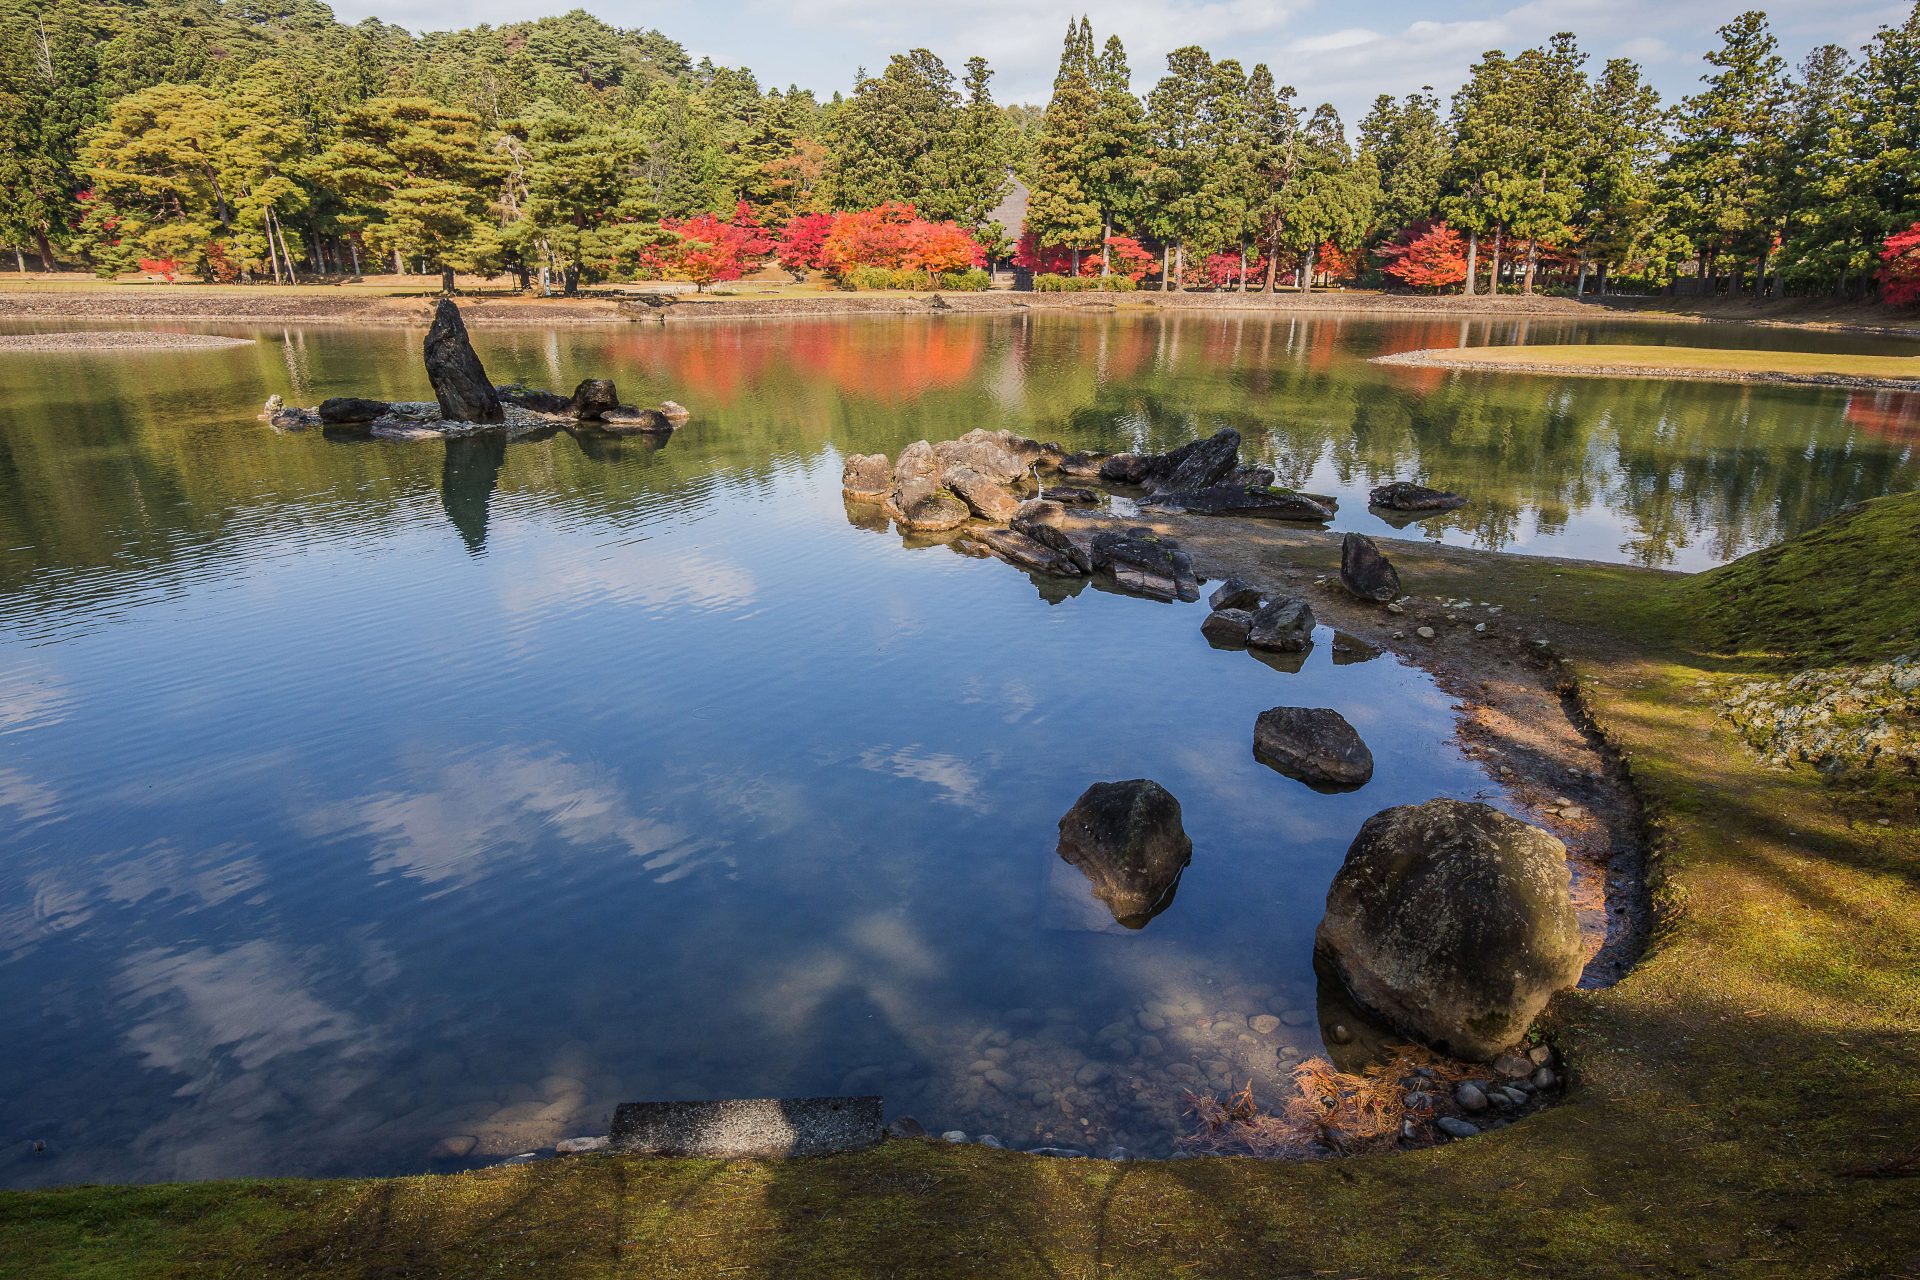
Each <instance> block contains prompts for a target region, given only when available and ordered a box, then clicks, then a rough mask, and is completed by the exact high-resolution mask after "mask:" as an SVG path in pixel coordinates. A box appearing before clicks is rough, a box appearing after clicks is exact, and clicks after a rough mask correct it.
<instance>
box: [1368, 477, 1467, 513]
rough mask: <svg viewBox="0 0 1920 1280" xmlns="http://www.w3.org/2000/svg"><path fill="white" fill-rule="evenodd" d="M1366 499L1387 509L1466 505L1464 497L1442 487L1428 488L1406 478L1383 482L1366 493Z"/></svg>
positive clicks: (1421, 509)
mask: <svg viewBox="0 0 1920 1280" xmlns="http://www.w3.org/2000/svg"><path fill="white" fill-rule="evenodd" d="M1367 501H1368V502H1369V503H1371V504H1372V505H1374V506H1376V507H1385V508H1386V509H1387V510H1389V511H1453V510H1457V509H1458V508H1460V507H1464V506H1466V505H1467V500H1466V498H1464V497H1462V496H1461V495H1460V494H1457V493H1448V492H1446V491H1445V490H1443V489H1429V488H1427V487H1426V486H1425V485H1418V484H1414V483H1412V482H1411V481H1407V480H1395V481H1393V482H1392V483H1391V484H1383V485H1381V486H1379V487H1378V488H1377V489H1374V490H1373V491H1372V492H1371V493H1369V494H1368V495H1367Z"/></svg>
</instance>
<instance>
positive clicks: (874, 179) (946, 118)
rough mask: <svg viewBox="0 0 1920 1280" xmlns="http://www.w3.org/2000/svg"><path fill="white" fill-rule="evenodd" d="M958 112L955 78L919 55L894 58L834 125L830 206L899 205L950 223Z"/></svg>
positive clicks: (858, 89) (864, 81)
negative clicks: (952, 139)
mask: <svg viewBox="0 0 1920 1280" xmlns="http://www.w3.org/2000/svg"><path fill="white" fill-rule="evenodd" d="M959 104H960V95H959V93H958V92H957V91H955V89H954V87H953V73H952V72H951V71H949V70H947V67H946V64H945V63H943V62H942V61H940V59H939V58H937V57H935V56H934V55H933V54H932V53H930V52H928V51H927V50H925V49H915V50H913V51H912V52H910V53H905V54H895V55H894V56H893V57H892V58H891V59H889V60H888V62H887V69H886V71H884V72H883V73H882V74H881V75H880V76H878V77H877V78H869V77H867V76H864V75H863V76H861V77H860V80H859V83H858V84H857V85H856V86H855V88H854V93H853V97H852V98H850V99H848V100H847V101H846V102H845V103H844V104H843V106H842V108H841V110H840V111H839V112H837V113H836V114H835V117H834V121H833V135H834V136H833V138H832V142H833V144H834V152H835V156H834V166H833V173H832V177H831V183H832V187H833V196H834V203H835V204H836V205H838V206H839V207H840V208H843V209H866V208H872V207H873V206H875V205H880V204H886V203H888V202H892V201H903V202H905V203H908V204H912V205H914V206H916V207H917V208H919V209H920V210H921V211H922V212H924V213H926V214H928V215H929V216H932V217H939V218H949V217H953V216H954V215H955V213H956V209H955V207H954V206H955V205H956V204H957V203H958V202H959V200H960V198H961V197H960V195H959V193H958V191H957V189H956V186H957V184H956V181H955V175H954V173H953V172H952V168H953V164H954V154H953V149H952V145H951V135H952V133H953V131H954V129H955V127H956V126H957V124H958V118H959Z"/></svg>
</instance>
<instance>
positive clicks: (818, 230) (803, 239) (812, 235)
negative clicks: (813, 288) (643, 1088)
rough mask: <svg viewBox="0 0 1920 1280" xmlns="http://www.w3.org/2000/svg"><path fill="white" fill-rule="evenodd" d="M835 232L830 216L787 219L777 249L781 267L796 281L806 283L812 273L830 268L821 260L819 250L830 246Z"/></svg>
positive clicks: (819, 215)
mask: <svg viewBox="0 0 1920 1280" xmlns="http://www.w3.org/2000/svg"><path fill="white" fill-rule="evenodd" d="M832 229H833V215H832V214H830V213H801V214H795V215H794V216H793V217H791V218H789V219H787V225H786V226H785V227H783V228H781V231H780V243H779V245H778V247H777V253H778V255H779V258H780V265H781V266H783V267H785V268H786V269H787V270H788V271H791V272H792V273H793V277H794V279H796V280H804V279H805V278H806V274H807V272H809V271H820V270H822V269H824V268H825V267H826V265H827V264H826V262H825V261H823V260H822V259H821V257H820V250H821V247H822V246H824V245H825V244H826V242H827V232H829V231H831V230H832Z"/></svg>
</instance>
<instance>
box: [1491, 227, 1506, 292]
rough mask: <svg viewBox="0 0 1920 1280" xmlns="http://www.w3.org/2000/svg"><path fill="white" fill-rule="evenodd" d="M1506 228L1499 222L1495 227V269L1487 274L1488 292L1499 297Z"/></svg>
mask: <svg viewBox="0 0 1920 1280" xmlns="http://www.w3.org/2000/svg"><path fill="white" fill-rule="evenodd" d="M1505 235H1506V228H1505V227H1503V226H1501V225H1500V224H1499V223H1495V224H1494V227H1493V270H1492V271H1490V272H1489V273H1488V274H1487V292H1488V293H1491V294H1493V295H1494V296H1495V297H1498V296H1499V294H1500V242H1501V240H1502V239H1504V238H1505Z"/></svg>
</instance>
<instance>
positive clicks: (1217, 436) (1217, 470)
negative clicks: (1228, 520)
mask: <svg viewBox="0 0 1920 1280" xmlns="http://www.w3.org/2000/svg"><path fill="white" fill-rule="evenodd" d="M1098 475H1099V477H1100V478H1101V479H1102V480H1104V481H1106V482H1107V483H1109V484H1126V485H1138V486H1139V487H1140V488H1143V489H1145V490H1146V491H1147V492H1146V495H1145V496H1144V497H1142V498H1141V499H1140V505H1141V506H1143V507H1155V508H1159V509H1161V510H1165V511H1184V512H1188V513H1190V514H1193V515H1207V516H1227V515H1234V516H1250V517H1253V518H1256V519H1265V520H1298V521H1303V522H1306V523H1309V524H1318V523H1322V522H1325V521H1327V520H1331V519H1333V511H1334V505H1335V504H1334V503H1333V500H1332V499H1330V498H1325V497H1320V496H1317V495H1314V494H1305V493H1296V492H1294V491H1293V490H1291V489H1276V488H1274V487H1273V472H1272V470H1270V469H1269V468H1267V467H1262V466H1257V465H1250V464H1247V463H1243V462H1241V461H1240V433H1239V432H1238V431H1235V430H1233V429H1232V428H1231V427H1228V428H1225V429H1223V430H1221V431H1217V432H1215V433H1214V434H1213V435H1211V436H1208V437H1207V438H1206V439H1203V440H1193V441H1189V442H1188V443H1186V444H1183V445H1181V446H1180V447H1179V448H1177V449H1172V450H1169V451H1168V452H1166V453H1160V454H1135V453H1116V454H1114V455H1113V456H1111V457H1109V458H1106V459H1105V460H1104V461H1102V462H1100V464H1099V469H1098Z"/></svg>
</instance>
